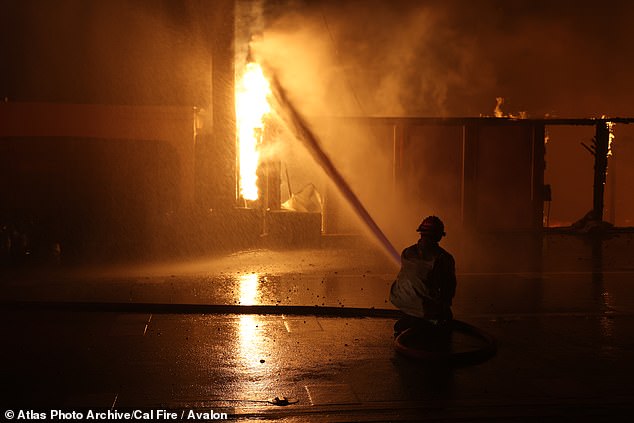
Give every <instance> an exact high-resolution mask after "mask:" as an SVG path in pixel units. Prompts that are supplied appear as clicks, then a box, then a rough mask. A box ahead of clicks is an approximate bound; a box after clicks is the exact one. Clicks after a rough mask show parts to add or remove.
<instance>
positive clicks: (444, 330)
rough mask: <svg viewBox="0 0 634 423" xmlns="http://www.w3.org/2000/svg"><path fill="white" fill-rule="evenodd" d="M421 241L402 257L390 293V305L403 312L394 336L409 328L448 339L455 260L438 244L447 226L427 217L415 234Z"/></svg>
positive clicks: (409, 248) (403, 253)
mask: <svg viewBox="0 0 634 423" xmlns="http://www.w3.org/2000/svg"><path fill="white" fill-rule="evenodd" d="M416 231H417V232H419V233H420V239H419V240H418V242H417V243H416V244H414V245H411V246H409V247H407V248H405V249H404V250H403V252H402V254H401V269H400V271H399V273H398V275H397V277H396V280H395V281H394V283H393V284H392V287H391V289H390V301H391V302H392V304H394V305H395V306H396V307H398V308H399V309H400V310H401V311H402V312H403V314H404V315H403V317H402V318H401V319H399V320H398V321H397V322H396V324H395V325H394V333H395V336H398V335H399V334H400V333H401V332H403V331H404V330H406V329H409V328H415V329H417V330H420V331H421V332H422V333H423V334H428V335H432V336H434V335H436V336H435V337H436V338H438V336H440V338H445V336H444V335H446V334H448V333H450V326H451V320H452V319H453V314H452V312H451V303H452V299H453V297H454V295H455V292H456V271H455V267H456V266H455V260H454V258H453V256H452V255H451V254H449V253H448V252H447V251H446V250H444V249H443V248H442V247H440V245H438V243H439V242H440V240H441V239H442V237H443V236H445V225H444V224H443V222H442V221H441V220H440V219H439V218H438V217H436V216H429V217H426V218H425V219H424V220H423V221H422V222H421V224H420V225H419V226H418V229H417V230H416Z"/></svg>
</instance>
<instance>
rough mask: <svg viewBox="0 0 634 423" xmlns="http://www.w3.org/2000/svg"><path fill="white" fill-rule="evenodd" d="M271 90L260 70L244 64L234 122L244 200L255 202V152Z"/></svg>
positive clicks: (257, 161)
mask: <svg viewBox="0 0 634 423" xmlns="http://www.w3.org/2000/svg"><path fill="white" fill-rule="evenodd" d="M270 94H271V88H270V86H269V83H268V81H267V80H266V78H265V77H264V73H263V72H262V67H261V66H260V65H258V64H257V63H247V65H246V67H245V70H244V74H243V75H242V78H240V81H239V82H238V84H237V85H236V119H237V124H238V149H239V160H240V162H239V168H240V195H241V196H242V198H244V199H245V200H251V201H253V200H257V199H258V187H257V179H258V177H257V174H256V172H257V168H258V163H259V160H260V153H259V151H258V148H259V145H260V143H261V142H262V132H263V130H264V117H265V116H266V114H267V113H269V112H270V111H271V106H270V105H269V103H268V100H267V96H268V95H270Z"/></svg>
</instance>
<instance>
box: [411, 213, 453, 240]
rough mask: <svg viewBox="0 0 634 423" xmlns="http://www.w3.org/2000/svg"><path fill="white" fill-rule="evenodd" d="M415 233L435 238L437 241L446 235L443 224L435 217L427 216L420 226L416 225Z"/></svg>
mask: <svg viewBox="0 0 634 423" xmlns="http://www.w3.org/2000/svg"><path fill="white" fill-rule="evenodd" d="M416 232H420V234H421V235H430V236H433V237H437V238H438V240H440V238H442V237H443V236H445V235H446V233H445V224H444V223H442V220H440V219H439V218H438V217H436V216H428V217H426V218H425V219H423V221H422V222H421V223H420V225H418V229H416Z"/></svg>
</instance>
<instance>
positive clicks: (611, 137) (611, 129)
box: [607, 122, 614, 157]
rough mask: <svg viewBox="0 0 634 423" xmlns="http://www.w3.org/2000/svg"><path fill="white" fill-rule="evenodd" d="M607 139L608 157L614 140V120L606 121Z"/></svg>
mask: <svg viewBox="0 0 634 423" xmlns="http://www.w3.org/2000/svg"><path fill="white" fill-rule="evenodd" d="M607 125H608V132H609V134H610V135H609V141H608V157H610V156H611V155H612V142H614V122H607Z"/></svg>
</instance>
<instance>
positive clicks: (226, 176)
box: [0, 0, 627, 262]
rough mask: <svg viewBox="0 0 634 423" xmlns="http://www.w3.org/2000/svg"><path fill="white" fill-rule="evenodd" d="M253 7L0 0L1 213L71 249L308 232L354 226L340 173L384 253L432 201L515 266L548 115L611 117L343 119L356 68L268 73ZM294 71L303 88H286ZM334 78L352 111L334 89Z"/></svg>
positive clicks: (458, 240)
mask: <svg viewBox="0 0 634 423" xmlns="http://www.w3.org/2000/svg"><path fill="white" fill-rule="evenodd" d="M257 5H260V6H262V5H265V6H266V5H267V3H255V2H244V3H243V2H239V3H238V6H239V7H237V8H236V2H234V1H229V0H227V1H225V0H223V1H216V2H199V1H195V0H188V1H179V2H176V1H174V2H171V1H167V2H162V3H159V4H156V3H154V2H147V3H144V2H130V1H126V0H117V1H113V2H108V3H107V4H106V3H104V4H91V5H90V6H89V7H88V6H86V5H84V4H83V2H80V1H69V2H67V3H66V6H65V8H64V10H61V11H59V13H57V14H56V15H55V16H56V17H55V18H50V16H51V14H49V13H48V12H47V11H48V9H50V7H52V6H51V5H50V4H48V2H40V1H35V0H33V1H28V2H5V3H4V4H3V6H2V7H3V8H4V9H5V10H4V12H5V15H6V16H12V17H13V18H12V19H11V20H10V21H9V22H8V23H7V24H6V25H4V26H3V28H2V31H3V39H4V40H5V41H6V40H12V42H10V43H9V42H5V43H4V44H3V50H2V54H3V63H5V66H4V67H3V68H2V78H1V79H0V80H1V81H2V82H1V83H2V86H1V88H2V95H3V97H4V102H3V103H2V104H0V137H1V139H0V151H1V152H2V154H1V156H0V166H1V168H2V176H3V178H2V183H1V185H0V195H1V196H2V198H3V199H4V201H3V202H2V206H1V210H0V221H1V222H2V223H3V225H5V226H7V225H8V226H13V227H17V226H22V228H18V229H17V230H19V231H22V232H29V233H30V235H31V236H32V237H33V238H37V237H40V238H42V237H43V238H47V241H46V243H60V244H61V247H62V249H63V250H64V251H65V252H67V253H74V254H77V255H80V254H81V252H82V251H87V250H94V251H97V252H98V253H99V254H106V255H107V254H111V253H113V252H114V253H113V254H122V255H127V254H133V253H135V254H136V253H138V251H166V250H167V251H172V252H173V251H180V250H185V251H187V252H199V251H208V250H209V249H215V248H222V247H225V246H226V247H228V248H235V247H250V246H255V245H261V244H262V243H263V242H268V243H269V244H268V245H286V246H293V245H296V246H297V245H299V246H305V245H313V246H314V245H319V243H320V242H321V239H322V238H324V237H326V238H327V239H333V238H342V237H343V236H350V235H353V236H356V235H358V234H360V233H361V232H362V229H361V228H362V227H363V225H362V224H360V222H359V219H358V218H357V217H355V216H354V213H353V212H351V210H350V207H349V203H350V194H348V195H347V196H346V195H343V196H342V194H341V192H342V183H344V182H345V184H346V185H347V186H349V187H351V189H350V190H349V191H350V192H352V193H353V194H354V195H355V196H356V197H358V200H359V203H360V205H362V206H363V208H364V209H366V215H365V216H366V218H365V219H362V220H365V221H366V223H367V222H368V221H369V220H371V221H373V222H374V223H375V226H376V227H377V228H380V230H381V231H382V232H383V233H384V235H385V239H386V240H388V241H387V243H388V244H389V243H392V244H394V245H395V246H396V247H397V249H398V248H400V247H403V246H404V245H406V244H407V243H408V242H409V239H410V238H411V236H412V233H413V228H415V227H416V225H417V223H418V220H419V219H420V218H421V216H423V215H425V214H439V215H442V216H443V217H444V218H445V220H446V221H447V224H448V227H450V228H454V229H453V232H452V233H453V234H454V235H452V236H451V237H450V238H448V239H447V242H448V244H449V245H450V246H451V247H452V249H454V250H456V251H458V252H459V256H460V257H461V258H463V259H464V260H463V262H469V261H471V262H478V261H479V260H480V259H481V257H479V256H478V257H475V256H473V257H470V252H471V251H474V249H475V246H478V247H482V246H486V247H487V248H492V249H494V250H496V251H497V252H499V254H502V253H503V252H504V251H506V250H508V248H507V244H508V243H507V241H506V240H507V239H511V238H512V239H513V242H517V239H520V240H521V243H522V245H525V246H526V248H525V249H524V250H525V251H526V252H527V253H526V254H527V257H520V258H518V260H519V262H523V261H530V260H529V259H530V257H529V256H530V255H533V254H539V249H540V248H541V247H540V246H541V234H542V233H543V228H544V202H545V201H548V192H547V190H545V188H544V185H545V181H544V173H545V159H544V157H545V145H544V140H545V136H546V131H547V127H549V126H553V125H592V126H597V125H598V126H597V128H598V127H599V126H601V125H603V124H607V123H608V122H615V121H619V120H609V119H604V120H592V119H590V120H575V121H572V120H558V121H552V120H548V119H514V118H439V117H432V118H421V117H412V116H408V115H407V113H402V115H403V116H404V117H394V118H387V117H362V118H358V117H351V116H354V115H364V116H365V115H367V114H366V113H363V112H364V110H359V107H358V106H359V105H360V104H361V103H362V102H361V101H359V98H357V97H358V96H356V91H355V90H354V89H353V88H354V85H355V83H356V82H357V81H347V80H346V78H342V77H332V75H329V76H328V77H326V76H324V77H323V78H322V79H321V80H320V81H321V82H323V85H324V87H321V88H322V89H321V91H320V90H317V89H315V88H314V87H312V88H311V86H310V84H307V83H306V81H305V80H303V79H302V78H296V79H294V80H290V79H289V78H288V75H289V74H292V73H295V74H298V73H299V72H297V66H298V62H301V61H302V60H303V59H305V58H306V57H308V56H310V55H305V56H302V57H298V58H297V60H296V61H294V62H293V63H288V62H286V63H285V66H283V67H282V68H280V66H279V60H278V61H276V56H275V51H273V50H275V48H274V47H277V48H279V47H280V45H282V44H280V43H279V42H278V43H277V44H275V43H274V45H273V48H272V46H271V45H267V43H266V42H260V41H261V38H262V37H264V36H263V35H262V34H263V33H265V32H266V31H265V29H266V23H267V22H266V19H267V18H271V19H272V18H273V17H274V16H275V15H276V13H279V10H278V9H277V8H274V7H272V6H271V8H272V9H274V10H273V11H270V10H269V11H268V12H267V11H263V10H257V11H256V12H257V13H255V15H254V14H253V13H252V12H253V10H250V9H249V8H253V7H257ZM269 6H270V5H269ZM245 8H246V9H249V10H246V11H245ZM267 13H268V14H267ZM253 16H256V17H257V19H256V18H253ZM320 16H321V18H322V20H321V21H320V22H321V24H320V25H321V26H319V28H318V29H319V31H321V33H322V35H324V37H323V38H324V39H326V40H327V41H328V40H330V41H328V42H329V43H330V44H334V45H335V47H336V46H337V45H336V42H335V35H336V32H334V29H333V28H331V27H330V26H329V25H328V21H327V13H325V12H321V15H320ZM247 17H249V18H248V19H247ZM324 22H325V23H326V24H325V25H324ZM262 31H264V32H262ZM53 33H55V34H56V37H51V34H53ZM333 34H335V35H333ZM265 36H268V37H269V39H271V38H273V39H274V38H275V33H273V34H271V32H269V33H266V34H265ZM313 38H314V37H313ZM307 39H309V37H306V38H301V40H302V41H306V40H307ZM252 41H253V43H252V44H253V48H254V51H251V50H250V49H249V47H250V45H251V42H252ZM312 42H313V44H310V47H311V48H312V47H315V48H314V50H312V49H308V48H306V46H307V45H308V42H307V41H306V43H304V45H303V47H302V48H303V49H304V50H310V53H311V54H313V55H314V56H315V57H316V56H317V52H319V51H321V50H320V45H319V44H315V43H314V40H312ZM294 47H295V46H294ZM322 47H323V46H322ZM330 47H332V46H330ZM288 48H289V49H291V46H288ZM335 50H336V49H335ZM398 50H399V51H398V53H399V54H401V55H402V57H403V58H404V59H403V60H405V59H406V58H407V57H409V56H407V54H406V53H407V52H406V51H401V49H398ZM298 51H301V49H300V50H298ZM359 54H363V52H361V53H359ZM260 59H265V60H260ZM269 59H271V60H269ZM344 59H345V58H344ZM314 60H315V61H316V60H317V59H314ZM336 60H343V59H341V57H336V58H335V60H334V61H336ZM408 60H409V59H408ZM259 61H262V62H266V65H267V66H268V68H267V69H265V71H264V72H263V69H262V67H261V66H260V65H261V64H263V63H259ZM342 63H343V62H342ZM312 65H313V63H312V62H311V63H309V66H306V67H308V68H310V67H311V66H312ZM342 66H343V65H342ZM312 67H314V68H317V67H316V66H312ZM363 72H365V73H368V74H369V73H370V70H367V69H363ZM315 73H317V71H316V70H315ZM334 73H335V72H334V71H333V72H332V74H334ZM272 77H275V78H276V83H278V84H281V85H282V86H283V87H284V88H285V89H286V88H288V91H287V93H288V94H289V98H288V100H289V102H290V103H289V104H295V103H297V102H298V101H299V100H303V101H300V103H301V104H300V105H301V106H302V107H299V108H298V109H299V110H300V111H301V112H302V113H301V116H299V117H300V118H301V119H304V121H305V122H307V124H306V125H305V126H306V128H305V129H308V130H309V131H310V133H311V134H312V135H313V138H314V140H316V142H318V143H319V146H318V147H319V149H320V150H321V152H322V153H323V157H321V158H319V157H318V158H317V159H315V154H314V151H312V155H311V153H309V152H307V151H306V148H304V146H302V145H303V144H304V145H305V144H306V143H305V141H306V140H305V139H302V138H306V131H304V133H303V134H302V131H299V133H298V132H297V131H296V129H297V128H293V126H294V125H293V123H294V122H293V121H292V119H291V122H290V123H289V120H288V113H287V114H286V115H287V119H284V115H285V113H284V111H283V110H279V108H280V107H282V108H284V105H283V104H280V103H279V101H278V102H277V103H276V102H275V96H274V95H273V94H275V93H274V91H275V90H274V89H273V90H272V87H271V85H270V84H271V83H272V82H273V81H272ZM313 82H314V81H313ZM321 82H320V83H321ZM302 84H303V85H304V87H308V88H306V90H305V91H302V93H303V92H306V93H309V94H310V95H306V96H305V97H307V98H298V97H299V96H298V95H297V90H294V88H296V87H297V86H300V85H302ZM346 85H347V86H348V87H347V90H348V91H352V92H353V93H355V96H354V97H355V98H356V101H353V102H352V103H357V104H356V106H355V107H348V106H349V104H347V105H346V104H344V103H346V102H345V101H340V100H341V99H339V97H337V95H338V93H339V91H341V90H342V87H345V86H346ZM273 88H275V87H273ZM379 88H380V89H377V91H378V92H379V93H383V90H384V89H385V86H381V87H379ZM324 92H326V93H328V94H332V95H331V96H330V97H328V101H330V102H332V103H337V108H335V107H334V106H332V107H331V108H330V109H327V111H328V112H329V113H328V114H324V113H323V110H324V109H319V108H317V107H312V106H314V105H315V104H316V103H319V102H320V101H322V100H323V98H321V97H327V96H325V95H324ZM438 95H440V94H438ZM320 96H321V97H320ZM366 97H367V94H366ZM333 99H335V100H336V101H335V100H333ZM278 100H279V99H278ZM339 103H341V104H339ZM348 103H350V102H348ZM368 103H371V102H370V101H368ZM276 108H277V109H276ZM335 109H336V110H335ZM351 110H352V111H355V112H356V113H352V112H351ZM320 112H321V113H320ZM330 112H332V113H330ZM500 113H501V112H500ZM620 121H621V122H625V121H627V120H620ZM295 123H297V122H295ZM294 129H295V130H294ZM598 138H601V139H603V138H602V137H598ZM302 143H303V144H302ZM313 144H315V143H313ZM597 145H599V144H597ZM602 145H603V144H601V146H602ZM313 147H314V145H313ZM308 150H310V148H308ZM604 155H605V154H604V153H603V152H602V151H599V150H598V149H597V150H596V157H597V158H601V157H603V156H604ZM324 160H331V161H332V166H333V168H336V169H338V171H337V172H340V174H341V175H340V176H341V178H340V180H339V182H338V183H332V178H333V175H332V174H333V170H332V169H331V170H330V171H328V170H326V171H324V168H323V164H324ZM320 164H321V165H322V168H320V166H319V165H320ZM601 168H605V166H599V167H598V169H599V170H598V171H597V172H598V173H599V176H597V178H599V179H598V180H597V181H596V182H595V186H596V187H597V188H596V190H597V191H596V192H595V195H594V199H593V204H592V205H591V204H589V207H588V209H590V208H592V209H593V210H594V211H595V212H602V211H603V207H602V203H601V201H602V199H603V193H602V192H599V191H600V190H599V188H600V187H602V186H603V183H604V182H605V181H604V180H603V182H602V180H601V179H600V178H601V175H600V173H601V172H602V171H601ZM335 179H336V178H335ZM343 191H344V194H345V189H344V190H343ZM353 203H354V202H353ZM356 208H357V209H359V207H356ZM362 214H363V213H362ZM362 217H363V216H362ZM368 217H369V218H370V219H368ZM567 223H570V222H567ZM29 225H30V228H26V227H27V226H29ZM370 227H372V225H370ZM25 228H26V229H25ZM38 228H40V229H38ZM375 229H376V228H375ZM375 232H376V231H375ZM38 233H39V235H38ZM42 234H45V235H42ZM518 237H519V238H518ZM497 252H496V254H495V255H496V256H498V255H499V254H498V253H497Z"/></svg>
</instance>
